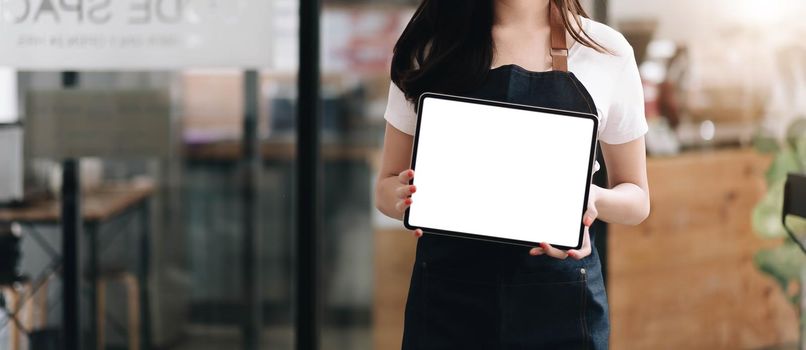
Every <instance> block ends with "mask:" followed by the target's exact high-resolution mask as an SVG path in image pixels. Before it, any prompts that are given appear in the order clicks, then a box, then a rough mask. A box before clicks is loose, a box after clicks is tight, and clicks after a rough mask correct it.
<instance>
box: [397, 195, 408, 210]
mask: <svg viewBox="0 0 806 350" xmlns="http://www.w3.org/2000/svg"><path fill="white" fill-rule="evenodd" d="M409 206H411V198H405V199H403V200H399V201H397V204H395V208H396V209H397V211H404V210H406V208H408V207H409Z"/></svg>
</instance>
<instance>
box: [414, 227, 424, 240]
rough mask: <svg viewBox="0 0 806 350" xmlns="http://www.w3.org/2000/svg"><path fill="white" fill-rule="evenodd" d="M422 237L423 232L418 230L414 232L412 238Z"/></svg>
mask: <svg viewBox="0 0 806 350" xmlns="http://www.w3.org/2000/svg"><path fill="white" fill-rule="evenodd" d="M422 236H423V230H421V229H419V228H418V229H416V230H414V237H417V238H420V237H422Z"/></svg>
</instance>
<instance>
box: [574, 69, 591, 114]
mask: <svg viewBox="0 0 806 350" xmlns="http://www.w3.org/2000/svg"><path fill="white" fill-rule="evenodd" d="M568 79H569V80H571V83H572V84H574V88H576V89H577V92H578V93H579V95H580V96H582V99H583V100H585V104H586V105H588V113H590V114H596V115H598V113H596V112H595V111H594V110H593V109H592V108H591V104H590V101H588V97H587V96H585V94H583V93H582V89H580V88H579V86H578V85H577V82H576V80H574V78H573V77H571V74H570V73H569V74H568Z"/></svg>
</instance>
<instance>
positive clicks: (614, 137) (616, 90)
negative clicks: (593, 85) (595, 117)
mask: <svg viewBox="0 0 806 350" xmlns="http://www.w3.org/2000/svg"><path fill="white" fill-rule="evenodd" d="M625 57H626V58H625V60H624V61H623V62H624V63H623V65H622V69H621V71H620V73H619V74H618V75H617V76H616V77H615V84H614V87H613V95H612V98H611V100H610V107H609V108H608V110H607V119H606V120H605V122H604V126H603V130H602V132H601V133H600V134H599V139H600V140H601V141H602V142H604V143H608V144H620V143H626V142H629V141H632V140H635V139H637V138H639V137H641V136H643V135H644V134H646V132H647V131H648V130H649V127H648V125H647V122H646V115H645V113H644V108H645V106H644V88H643V84H642V82H641V76H640V74H639V72H638V65H637V64H636V62H635V56H634V55H633V53H632V50H630V52H629V53H628V54H626V55H625Z"/></svg>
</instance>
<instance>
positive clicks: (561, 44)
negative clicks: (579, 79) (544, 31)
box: [549, 0, 568, 72]
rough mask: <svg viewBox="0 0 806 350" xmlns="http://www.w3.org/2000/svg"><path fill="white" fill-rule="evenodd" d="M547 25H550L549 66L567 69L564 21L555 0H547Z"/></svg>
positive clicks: (556, 68)
mask: <svg viewBox="0 0 806 350" xmlns="http://www.w3.org/2000/svg"><path fill="white" fill-rule="evenodd" d="M549 25H550V26H551V67H552V69H553V70H556V71H561V72H567V71H568V44H567V42H566V38H565V23H564V22H563V16H562V14H561V13H560V7H559V6H557V0H549Z"/></svg>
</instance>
